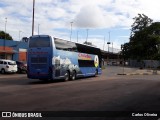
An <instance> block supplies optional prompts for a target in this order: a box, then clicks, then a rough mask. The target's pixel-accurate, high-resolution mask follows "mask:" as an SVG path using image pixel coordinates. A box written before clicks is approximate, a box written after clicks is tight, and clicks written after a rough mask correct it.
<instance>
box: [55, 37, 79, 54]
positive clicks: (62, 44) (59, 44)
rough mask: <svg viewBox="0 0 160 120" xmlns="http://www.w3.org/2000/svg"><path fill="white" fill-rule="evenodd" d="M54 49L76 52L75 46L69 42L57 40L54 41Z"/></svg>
mask: <svg viewBox="0 0 160 120" xmlns="http://www.w3.org/2000/svg"><path fill="white" fill-rule="evenodd" d="M54 42H55V46H56V49H58V50H65V51H74V52H77V47H76V44H75V43H73V42H70V41H65V40H61V39H58V38H55V39H54Z"/></svg>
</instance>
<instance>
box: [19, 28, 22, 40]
mask: <svg viewBox="0 0 160 120" xmlns="http://www.w3.org/2000/svg"><path fill="white" fill-rule="evenodd" d="M21 32H22V31H21V30H20V31H19V41H20V38H21Z"/></svg>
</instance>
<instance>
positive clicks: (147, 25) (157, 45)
mask: <svg viewBox="0 0 160 120" xmlns="http://www.w3.org/2000/svg"><path fill="white" fill-rule="evenodd" d="M133 20H134V23H133V24H132V26H131V34H130V41H129V42H128V43H125V44H124V45H122V46H121V48H122V51H121V54H122V56H123V57H124V59H134V60H139V61H141V60H160V22H153V20H152V19H151V18H149V17H148V16H146V15H144V14H138V16H136V17H135V18H133Z"/></svg>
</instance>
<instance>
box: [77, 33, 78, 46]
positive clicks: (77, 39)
mask: <svg viewBox="0 0 160 120" xmlns="http://www.w3.org/2000/svg"><path fill="white" fill-rule="evenodd" d="M77 43H78V31H77Z"/></svg>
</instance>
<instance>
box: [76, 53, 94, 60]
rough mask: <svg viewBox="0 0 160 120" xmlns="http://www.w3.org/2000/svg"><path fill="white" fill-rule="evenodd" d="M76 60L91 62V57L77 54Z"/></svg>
mask: <svg viewBox="0 0 160 120" xmlns="http://www.w3.org/2000/svg"><path fill="white" fill-rule="evenodd" d="M78 59H81V60H91V59H92V57H91V56H90V55H88V54H83V53H79V54H78Z"/></svg>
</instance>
